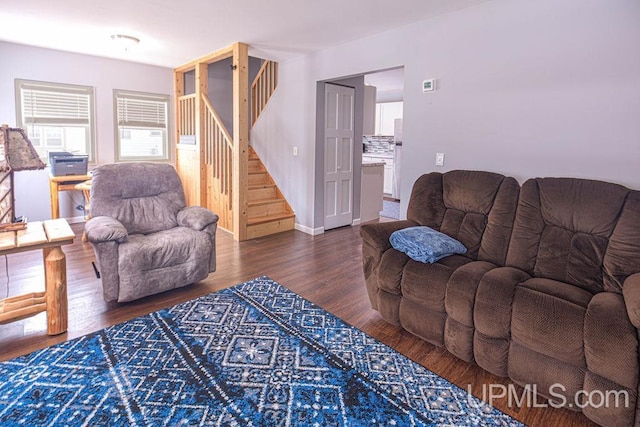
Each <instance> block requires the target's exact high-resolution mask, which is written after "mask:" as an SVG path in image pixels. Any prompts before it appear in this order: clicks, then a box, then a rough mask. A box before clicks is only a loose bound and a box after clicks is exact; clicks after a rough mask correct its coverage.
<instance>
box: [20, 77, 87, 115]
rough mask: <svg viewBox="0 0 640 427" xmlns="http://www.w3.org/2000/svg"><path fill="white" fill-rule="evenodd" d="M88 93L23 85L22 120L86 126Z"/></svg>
mask: <svg viewBox="0 0 640 427" xmlns="http://www.w3.org/2000/svg"><path fill="white" fill-rule="evenodd" d="M90 96H91V95H90V93H87V91H86V90H82V89H79V90H75V89H72V88H57V87H47V86H39V85H28V84H23V85H22V88H21V101H22V119H23V123H24V124H25V125H28V124H53V123H55V124H72V125H89V124H90V116H91V111H90V105H91V99H90Z"/></svg>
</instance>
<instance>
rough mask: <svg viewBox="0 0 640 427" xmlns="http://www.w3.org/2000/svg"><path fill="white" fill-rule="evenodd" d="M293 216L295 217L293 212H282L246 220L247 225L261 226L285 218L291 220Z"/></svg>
mask: <svg viewBox="0 0 640 427" xmlns="http://www.w3.org/2000/svg"><path fill="white" fill-rule="evenodd" d="M295 216H296V214H294V213H293V212H284V213H279V214H273V215H267V216H258V217H255V218H248V219H247V225H256V224H262V223H264V222H269V221H277V220H280V219H287V218H293V217H295Z"/></svg>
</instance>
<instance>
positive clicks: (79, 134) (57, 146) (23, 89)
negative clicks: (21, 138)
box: [15, 79, 95, 162]
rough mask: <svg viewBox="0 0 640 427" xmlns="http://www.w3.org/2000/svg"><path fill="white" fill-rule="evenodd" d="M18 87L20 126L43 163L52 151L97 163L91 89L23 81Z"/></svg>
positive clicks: (18, 120)
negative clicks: (95, 160)
mask: <svg viewBox="0 0 640 427" xmlns="http://www.w3.org/2000/svg"><path fill="white" fill-rule="evenodd" d="M15 85H16V106H17V108H16V112H17V116H18V117H17V120H16V121H17V124H18V127H20V128H23V129H25V130H26V132H27V135H28V136H29V139H30V140H31V143H32V144H33V146H34V147H35V149H36V151H37V152H38V155H39V156H40V158H41V159H42V160H43V161H45V162H48V160H49V159H48V154H49V151H68V152H70V153H73V154H87V155H89V161H93V160H94V159H93V152H94V146H95V145H94V139H95V138H94V135H95V132H94V124H93V123H94V122H93V111H94V93H93V88H92V87H90V86H77V85H68V84H59V83H47V82H37V81H30V80H20V79H16V81H15Z"/></svg>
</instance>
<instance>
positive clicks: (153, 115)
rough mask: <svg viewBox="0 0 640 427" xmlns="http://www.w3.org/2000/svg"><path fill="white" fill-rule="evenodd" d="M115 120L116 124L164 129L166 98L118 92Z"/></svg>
mask: <svg viewBox="0 0 640 427" xmlns="http://www.w3.org/2000/svg"><path fill="white" fill-rule="evenodd" d="M117 120H118V126H126V127H144V128H159V129H166V127H167V100H166V98H153V97H145V96H139V95H130V94H126V93H118V94H117Z"/></svg>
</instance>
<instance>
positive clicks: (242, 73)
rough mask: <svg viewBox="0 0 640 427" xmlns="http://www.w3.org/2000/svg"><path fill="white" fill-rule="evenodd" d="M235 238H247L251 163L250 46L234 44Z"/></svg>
mask: <svg viewBox="0 0 640 427" xmlns="http://www.w3.org/2000/svg"><path fill="white" fill-rule="evenodd" d="M233 66H234V67H235V68H234V71H233V238H234V239H235V240H240V241H242V240H246V239H247V211H248V206H247V196H248V181H249V172H248V162H249V49H248V46H247V45H246V44H244V43H236V44H234V45H233Z"/></svg>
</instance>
